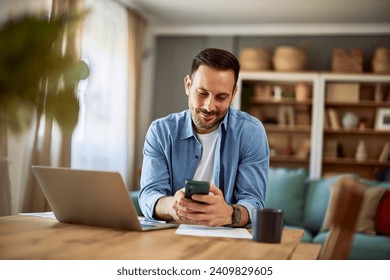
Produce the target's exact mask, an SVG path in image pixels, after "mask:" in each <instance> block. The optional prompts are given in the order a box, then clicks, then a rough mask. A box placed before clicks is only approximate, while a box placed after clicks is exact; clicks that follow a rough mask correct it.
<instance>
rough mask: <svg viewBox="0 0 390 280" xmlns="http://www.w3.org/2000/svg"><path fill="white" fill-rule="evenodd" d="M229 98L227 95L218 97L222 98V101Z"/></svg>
mask: <svg viewBox="0 0 390 280" xmlns="http://www.w3.org/2000/svg"><path fill="white" fill-rule="evenodd" d="M227 98H228V97H227V96H218V97H217V99H218V100H221V101H223V100H226V99H227Z"/></svg>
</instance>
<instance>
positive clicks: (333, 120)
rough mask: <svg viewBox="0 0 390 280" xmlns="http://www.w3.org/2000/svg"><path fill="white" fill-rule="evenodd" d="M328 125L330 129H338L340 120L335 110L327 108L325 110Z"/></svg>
mask: <svg viewBox="0 0 390 280" xmlns="http://www.w3.org/2000/svg"><path fill="white" fill-rule="evenodd" d="M327 114H328V119H329V125H330V127H331V128H332V129H340V120H339V116H338V113H337V111H336V110H335V109H332V108H329V109H328V110H327Z"/></svg>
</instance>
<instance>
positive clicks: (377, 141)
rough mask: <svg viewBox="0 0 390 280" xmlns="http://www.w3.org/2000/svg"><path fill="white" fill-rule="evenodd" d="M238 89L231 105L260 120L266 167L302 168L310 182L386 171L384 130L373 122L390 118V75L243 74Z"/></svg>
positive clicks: (387, 135)
mask: <svg viewBox="0 0 390 280" xmlns="http://www.w3.org/2000/svg"><path fill="white" fill-rule="evenodd" d="M301 85H304V86H305V88H304V91H305V90H306V91H307V92H306V94H305V92H303V93H304V94H303V95H304V98H302V97H301V96H302V94H301V93H302V88H299V86H301ZM238 87H239V88H238V92H237V96H236V98H235V100H234V102H233V107H235V108H240V109H242V110H244V111H247V112H248V113H250V114H251V115H253V116H255V117H257V118H259V119H260V120H261V121H262V122H263V124H264V127H265V129H266V131H267V136H268V140H269V144H270V150H271V158H270V165H271V166H272V167H288V168H298V167H303V168H306V169H307V170H308V172H309V175H310V177H311V178H312V179H317V178H321V177H326V176H331V175H336V174H340V173H346V172H348V173H356V174H358V175H359V176H362V177H364V178H368V179H380V177H381V176H382V178H383V176H386V174H385V171H386V170H387V172H389V170H390V161H389V160H388V155H387V153H389V152H388V150H389V149H390V147H389V145H390V144H387V143H388V142H390V129H387V126H386V124H385V125H384V126H383V127H385V128H384V129H378V127H377V118H378V112H379V111H380V110H382V111H381V112H385V113H386V112H387V110H388V111H389V114H390V75H376V74H335V73H323V72H304V73H280V72H271V71H270V72H245V71H244V72H242V73H241V74H240V77H239V81H238ZM379 88H380V90H381V93H378V89H379ZM298 95H299V97H298ZM347 115H348V117H349V119H348V118H347ZM386 117H387V116H385V117H383V118H384V122H386V120H387V119H386ZM330 118H332V119H333V121H331V120H330ZM343 118H344V119H343ZM335 123H336V124H335ZM358 149H359V151H360V152H359V153H358V155H357V150H358ZM385 158H386V159H385Z"/></svg>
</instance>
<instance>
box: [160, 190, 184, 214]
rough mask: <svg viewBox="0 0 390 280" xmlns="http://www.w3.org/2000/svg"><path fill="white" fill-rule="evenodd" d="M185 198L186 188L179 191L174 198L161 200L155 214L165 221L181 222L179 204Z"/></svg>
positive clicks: (165, 197)
mask: <svg viewBox="0 0 390 280" xmlns="http://www.w3.org/2000/svg"><path fill="white" fill-rule="evenodd" d="M182 199H186V198H184V188H183V189H180V190H178V191H177V192H176V193H175V195H174V196H164V197H162V198H160V199H159V200H158V201H157V203H156V207H155V209H154V214H155V215H156V218H157V219H160V220H165V221H171V220H175V221H180V220H181V217H180V216H179V215H178V203H179V201H181V200H182Z"/></svg>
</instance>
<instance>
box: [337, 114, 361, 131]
mask: <svg viewBox="0 0 390 280" xmlns="http://www.w3.org/2000/svg"><path fill="white" fill-rule="evenodd" d="M341 122H342V124H343V127H344V128H346V129H352V128H356V127H357V125H358V123H359V118H358V116H357V115H356V114H355V113H352V112H346V113H345V114H344V115H343V118H342V120H341Z"/></svg>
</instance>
